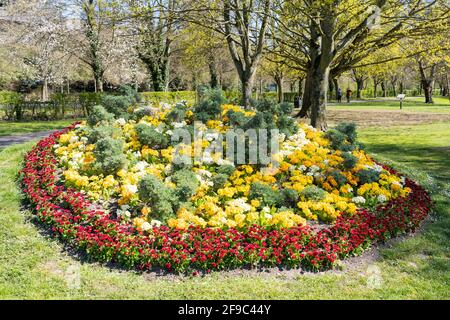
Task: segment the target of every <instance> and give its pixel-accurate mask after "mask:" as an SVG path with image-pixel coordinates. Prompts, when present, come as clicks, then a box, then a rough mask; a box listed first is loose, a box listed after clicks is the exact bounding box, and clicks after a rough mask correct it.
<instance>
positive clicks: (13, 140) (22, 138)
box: [0, 130, 55, 148]
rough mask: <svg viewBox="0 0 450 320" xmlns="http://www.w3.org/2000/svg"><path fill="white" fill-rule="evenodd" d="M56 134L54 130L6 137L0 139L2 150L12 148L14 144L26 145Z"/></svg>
mask: <svg viewBox="0 0 450 320" xmlns="http://www.w3.org/2000/svg"><path fill="white" fill-rule="evenodd" d="M53 132H55V131H54V130H49V131H39V132H32V133H27V134H18V135H13V136H4V137H0V148H4V147H7V146H10V145H12V144H17V143H24V142H28V141H31V140H35V139H40V138H44V137H46V136H48V135H50V134H51V133H53Z"/></svg>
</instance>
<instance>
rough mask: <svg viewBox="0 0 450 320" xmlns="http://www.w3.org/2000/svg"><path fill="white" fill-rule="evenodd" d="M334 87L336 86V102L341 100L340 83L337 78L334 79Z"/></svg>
mask: <svg viewBox="0 0 450 320" xmlns="http://www.w3.org/2000/svg"><path fill="white" fill-rule="evenodd" d="M333 85H334V98H335V99H336V101H337V100H338V99H339V97H338V92H339V81H338V79H337V78H333Z"/></svg>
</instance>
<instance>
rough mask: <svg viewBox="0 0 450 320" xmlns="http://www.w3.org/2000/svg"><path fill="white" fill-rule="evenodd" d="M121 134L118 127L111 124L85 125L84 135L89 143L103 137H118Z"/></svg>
mask: <svg viewBox="0 0 450 320" xmlns="http://www.w3.org/2000/svg"><path fill="white" fill-rule="evenodd" d="M121 134H122V132H121V130H120V129H119V128H116V127H113V126H111V125H102V126H96V127H93V128H89V127H86V135H87V138H88V142H89V143H96V142H97V141H99V140H101V139H104V138H108V137H111V138H119V137H120V135H121Z"/></svg>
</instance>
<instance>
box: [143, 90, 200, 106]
mask: <svg viewBox="0 0 450 320" xmlns="http://www.w3.org/2000/svg"><path fill="white" fill-rule="evenodd" d="M140 97H141V100H142V101H143V102H147V103H155V104H158V103H161V102H165V103H176V102H179V101H186V102H187V103H191V104H192V103H194V102H195V100H196V94H195V91H174V92H141V93H140Z"/></svg>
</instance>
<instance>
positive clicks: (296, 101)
mask: <svg viewBox="0 0 450 320" xmlns="http://www.w3.org/2000/svg"><path fill="white" fill-rule="evenodd" d="M301 101H302V99H301V98H300V96H295V98H294V108H295V109H298V108H300V104H301Z"/></svg>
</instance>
